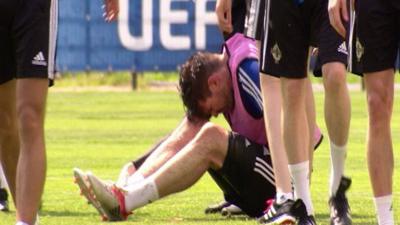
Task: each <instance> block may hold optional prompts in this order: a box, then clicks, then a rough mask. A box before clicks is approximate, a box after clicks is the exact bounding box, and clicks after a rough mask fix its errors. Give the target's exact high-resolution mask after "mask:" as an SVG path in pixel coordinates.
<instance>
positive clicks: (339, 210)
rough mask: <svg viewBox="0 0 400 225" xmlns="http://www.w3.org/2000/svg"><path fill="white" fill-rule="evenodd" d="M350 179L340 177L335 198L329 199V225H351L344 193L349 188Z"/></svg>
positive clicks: (348, 207)
mask: <svg viewBox="0 0 400 225" xmlns="http://www.w3.org/2000/svg"><path fill="white" fill-rule="evenodd" d="M350 185H351V179H350V178H347V177H342V180H341V181H340V184H339V188H338V190H337V192H336V195H335V196H332V197H331V198H330V199H329V206H330V208H331V225H351V224H352V222H351V216H350V206H349V202H348V201H347V197H346V191H347V190H348V189H349V188H350Z"/></svg>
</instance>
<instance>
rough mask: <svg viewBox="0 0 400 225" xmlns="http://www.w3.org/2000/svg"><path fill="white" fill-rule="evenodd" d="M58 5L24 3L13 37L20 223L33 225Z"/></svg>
mask: <svg viewBox="0 0 400 225" xmlns="http://www.w3.org/2000/svg"><path fill="white" fill-rule="evenodd" d="M57 3H58V1H57V0H40V1H35V2H31V1H23V2H22V3H21V4H20V5H19V7H18V10H16V15H15V17H14V24H15V26H17V27H16V28H15V29H13V31H14V32H15V34H14V36H13V37H14V43H15V46H16V48H17V49H18V51H17V50H15V57H16V61H17V72H16V77H17V83H16V111H17V121H18V132H19V138H20V156H19V159H18V166H17V181H16V186H17V191H16V205H17V221H18V223H17V224H29V225H32V224H34V223H35V221H37V212H38V208H39V205H40V199H41V196H42V193H43V188H44V182H45V176H46V150H45V135H44V119H45V110H46V98H47V91H48V85H49V79H53V78H54V67H55V63H54V58H55V47H56V34H57V14H58V13H57V12H58V4H57ZM38 12H40V13H38ZM21 27H22V28H21ZM20 49H23V51H22V50H20Z"/></svg>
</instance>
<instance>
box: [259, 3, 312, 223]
mask: <svg viewBox="0 0 400 225" xmlns="http://www.w3.org/2000/svg"><path fill="white" fill-rule="evenodd" d="M270 3H271V5H270V7H267V8H268V9H270V10H269V12H268V14H269V15H267V16H266V18H267V19H266V23H265V26H266V28H271V26H270V24H271V23H272V24H273V27H272V29H265V31H266V33H267V35H265V37H264V40H263V43H262V44H263V49H262V57H261V66H262V67H261V70H262V71H263V72H266V73H267V74H271V75H274V76H279V77H280V79H281V92H282V99H283V101H282V105H283V107H282V109H283V140H284V146H285V148H286V152H287V157H288V162H289V171H290V174H291V176H292V179H293V185H294V191H295V195H296V198H299V199H301V200H302V201H303V202H304V203H305V205H306V207H307V212H306V214H305V215H302V217H301V218H300V221H307V222H306V223H311V224H312V223H315V221H314V219H313V206H312V202H311V194H310V184H309V172H310V168H309V146H310V143H309V135H310V134H309V128H308V127H309V126H308V123H309V120H308V116H307V104H306V95H307V93H306V90H307V82H308V81H307V78H306V77H307V74H306V70H307V62H308V46H309V40H308V34H306V33H305V31H304V29H303V28H302V26H303V25H300V24H303V23H302V22H300V21H303V20H307V19H309V18H306V17H307V16H305V15H302V12H300V10H299V7H298V6H296V5H295V3H294V2H290V1H270ZM282 15H285V16H282ZM297 23H300V24H297ZM267 31H268V32H267Z"/></svg>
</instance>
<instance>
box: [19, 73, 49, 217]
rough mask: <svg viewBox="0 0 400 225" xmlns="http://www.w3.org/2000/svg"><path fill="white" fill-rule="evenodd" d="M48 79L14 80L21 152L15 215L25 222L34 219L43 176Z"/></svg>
mask: <svg viewBox="0 0 400 225" xmlns="http://www.w3.org/2000/svg"><path fill="white" fill-rule="evenodd" d="M48 84H49V81H48V80H47V79H31V78H30V79H19V80H18V81H17V96H16V97H17V119H18V130H19V136H20V143H21V144H20V156H19V160H18V169H17V199H16V203H17V218H18V220H19V221H24V222H25V223H28V224H33V223H34V221H35V220H36V213H37V211H38V208H39V204H40V199H41V196H42V193H43V188H44V181H45V176H46V152H45V137H44V118H45V109H46V96H47V87H48Z"/></svg>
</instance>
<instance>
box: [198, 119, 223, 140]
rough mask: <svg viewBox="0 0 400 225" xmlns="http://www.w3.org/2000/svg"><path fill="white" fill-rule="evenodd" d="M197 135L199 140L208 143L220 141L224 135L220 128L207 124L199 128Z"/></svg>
mask: <svg viewBox="0 0 400 225" xmlns="http://www.w3.org/2000/svg"><path fill="white" fill-rule="evenodd" d="M199 135H200V137H201V139H203V140H204V139H206V140H207V141H209V143H210V142H216V141H218V140H221V138H223V136H224V135H225V129H224V128H222V127H221V126H218V125H216V124H213V123H211V122H208V123H206V124H204V126H203V127H202V128H201V130H200V132H199Z"/></svg>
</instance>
